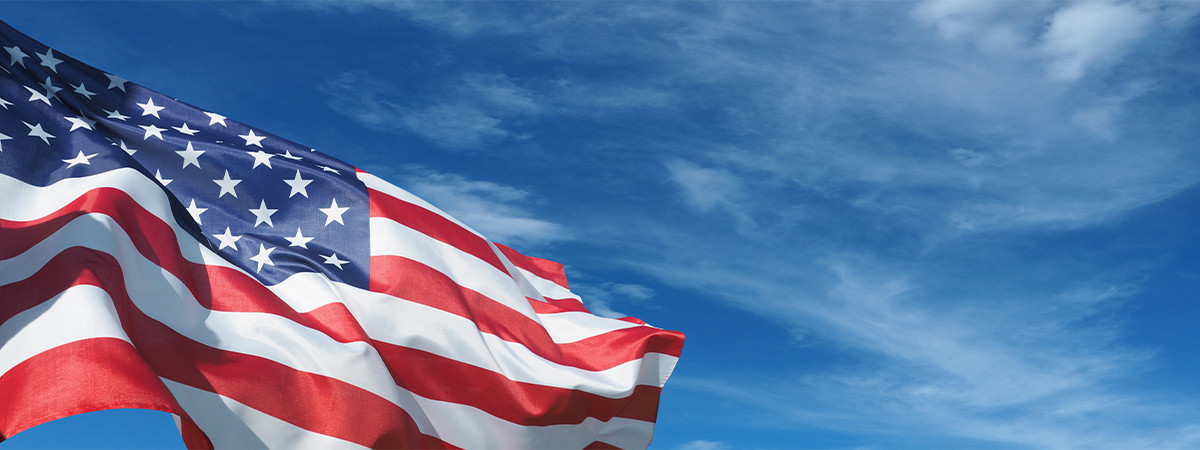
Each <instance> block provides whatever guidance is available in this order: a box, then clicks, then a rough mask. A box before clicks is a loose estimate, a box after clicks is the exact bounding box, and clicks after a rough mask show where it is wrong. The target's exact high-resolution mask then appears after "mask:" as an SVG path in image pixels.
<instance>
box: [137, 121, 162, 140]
mask: <svg viewBox="0 0 1200 450" xmlns="http://www.w3.org/2000/svg"><path fill="white" fill-rule="evenodd" d="M138 126H139V127H142V129H144V130H146V135H145V136H142V140H146V139H150V136H154V137H156V138H158V140H160V141H161V140H162V138H163V137H162V132H164V131H167V129H166V128H159V127H156V126H154V125H138Z"/></svg>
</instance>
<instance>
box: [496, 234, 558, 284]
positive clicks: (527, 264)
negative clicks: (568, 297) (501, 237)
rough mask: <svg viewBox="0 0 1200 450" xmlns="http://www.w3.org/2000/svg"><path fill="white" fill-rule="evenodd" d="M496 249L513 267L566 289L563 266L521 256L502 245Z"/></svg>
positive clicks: (498, 245) (545, 260)
mask: <svg viewBox="0 0 1200 450" xmlns="http://www.w3.org/2000/svg"><path fill="white" fill-rule="evenodd" d="M496 248H498V249H500V252H501V253H503V254H504V256H505V257H507V258H508V260H509V261H512V263H513V265H515V266H517V267H520V268H522V269H525V270H528V271H529V272H532V273H533V274H534V275H537V276H539V277H542V278H545V279H547V280H550V281H553V282H554V284H557V285H559V286H562V287H563V288H564V289H565V288H567V274H566V272H565V271H564V270H563V265H562V264H559V263H556V262H554V261H551V260H548V259H542V258H534V257H532V256H525V255H522V254H521V253H520V252H518V251H516V250H513V249H512V248H510V247H508V246H506V245H503V244H496Z"/></svg>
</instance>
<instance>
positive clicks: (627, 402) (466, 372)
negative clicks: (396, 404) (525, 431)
mask: <svg viewBox="0 0 1200 450" xmlns="http://www.w3.org/2000/svg"><path fill="white" fill-rule="evenodd" d="M375 348H376V349H377V350H378V351H379V354H380V355H383V357H384V359H385V360H386V361H389V364H388V369H389V370H391V371H392V377H393V378H395V379H396V383H397V384H399V385H400V386H401V387H403V388H405V389H407V390H409V391H410V392H412V393H414V394H417V395H420V396H422V397H426V398H431V399H434V400H442V401H447V402H453V403H459V404H466V405H471V406H474V407H476V408H479V409H482V410H484V411H486V412H487V413H488V414H491V415H493V416H496V417H499V418H501V419H504V420H507V421H509V422H513V423H516V424H519V425H530V426H543V425H559V424H576V423H581V422H583V420H584V419H586V418H588V417H592V418H596V419H599V420H602V421H607V420H609V419H612V418H613V417H624V418H629V419H637V420H643V421H648V422H653V421H654V420H655V417H656V416H657V414H658V397H659V394H660V393H661V392H662V389H661V388H659V387H657V386H647V385H637V386H635V387H634V388H633V391H632V392H631V393H630V394H629V395H627V396H625V397H623V398H615V399H614V398H608V397H604V396H601V395H596V394H592V393H589V392H583V391H578V390H573V389H565V388H560V387H553V386H545V385H540V384H533V383H523V382H517V381H512V380H510V379H508V378H506V377H504V375H501V374H498V373H496V372H492V371H491V370H487V369H483V368H479V367H475V366H472V365H470V364H465V363H462V362H459V361H455V360H452V359H447V358H444V357H441V356H438V355H436V354H433V353H429V352H426V351H422V350H415V349H411V348H407V347H401V346H398V345H392V344H389V343H386V342H380V341H376V342H375ZM397 363H398V364H397ZM413 364H417V365H419V366H420V370H413V368H412V365H413Z"/></svg>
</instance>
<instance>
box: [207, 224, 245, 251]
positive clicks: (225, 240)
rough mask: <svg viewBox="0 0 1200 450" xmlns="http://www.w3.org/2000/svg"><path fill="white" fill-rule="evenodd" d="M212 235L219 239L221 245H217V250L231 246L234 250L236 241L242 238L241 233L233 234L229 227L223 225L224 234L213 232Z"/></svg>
mask: <svg viewBox="0 0 1200 450" xmlns="http://www.w3.org/2000/svg"><path fill="white" fill-rule="evenodd" d="M213 237H215V238H217V240H219V241H221V245H220V246H219V247H217V250H223V249H224V248H225V247H233V249H234V250H237V249H238V248H237V241H238V239H241V238H242V235H240V234H239V235H237V236H234V235H233V234H230V233H229V227H225V233H224V234H213Z"/></svg>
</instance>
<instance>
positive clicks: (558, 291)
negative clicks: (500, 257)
mask: <svg viewBox="0 0 1200 450" xmlns="http://www.w3.org/2000/svg"><path fill="white" fill-rule="evenodd" d="M517 270H518V271H520V272H519V273H520V274H521V276H523V277H525V279H526V280H529V284H531V285H533V288H534V289H537V291H538V292H539V293H541V294H542V297H545V298H553V299H564V298H573V299H576V300H579V296H578V295H575V293H574V292H571V291H570V290H569V289H567V288H565V287H562V286H560V285H559V284H558V283H555V282H553V281H550V280H547V279H545V278H542V277H539V276H538V275H537V274H535V273H533V272H530V271H528V270H525V269H522V268H520V267H518V268H517Z"/></svg>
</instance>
